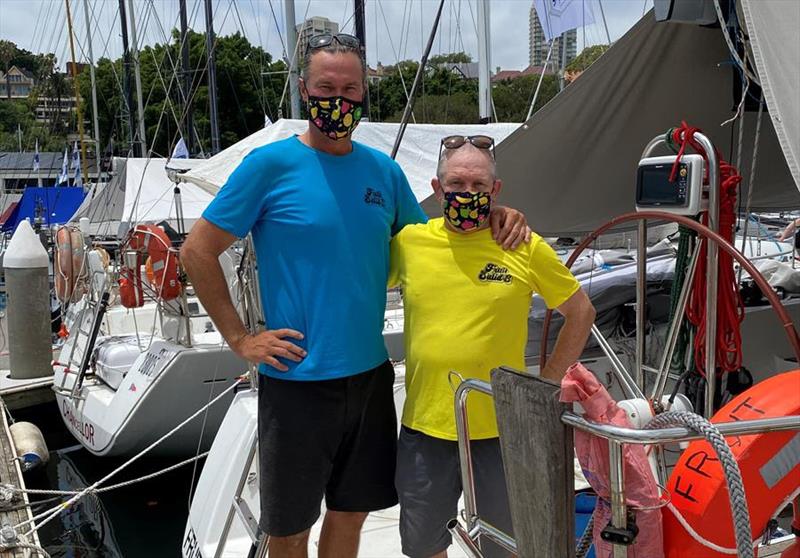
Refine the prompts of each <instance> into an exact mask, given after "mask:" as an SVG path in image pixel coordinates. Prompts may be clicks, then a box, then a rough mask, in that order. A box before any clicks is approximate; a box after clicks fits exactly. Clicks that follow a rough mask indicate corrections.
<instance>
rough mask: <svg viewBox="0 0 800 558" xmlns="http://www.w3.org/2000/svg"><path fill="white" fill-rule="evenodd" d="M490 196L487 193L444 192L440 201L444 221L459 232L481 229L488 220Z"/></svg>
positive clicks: (490, 207)
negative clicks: (442, 199)
mask: <svg viewBox="0 0 800 558" xmlns="http://www.w3.org/2000/svg"><path fill="white" fill-rule="evenodd" d="M491 209H492V196H491V194H487V193H477V194H473V193H471V192H445V193H444V201H442V211H443V213H444V219H445V221H447V222H448V223H450V226H452V227H453V228H454V229H456V230H459V231H472V230H475V229H479V228H481V227H482V226H483V225H484V224H486V221H487V220H488V219H489V212H490V211H491Z"/></svg>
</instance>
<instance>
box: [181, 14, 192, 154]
mask: <svg viewBox="0 0 800 558" xmlns="http://www.w3.org/2000/svg"><path fill="white" fill-rule="evenodd" d="M180 12H181V72H182V77H183V79H182V80H181V86H182V88H183V113H184V121H185V122H186V126H185V129H186V136H185V137H184V138H183V140H184V141H185V142H186V149H187V151H189V155H191V154H192V153H193V149H192V146H193V144H194V141H193V140H194V122H193V121H192V100H191V92H192V81H193V80H194V74H193V73H192V69H191V67H190V63H189V35H188V28H189V24H188V20H187V17H186V0H180Z"/></svg>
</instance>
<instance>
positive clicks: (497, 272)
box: [478, 263, 514, 284]
mask: <svg viewBox="0 0 800 558" xmlns="http://www.w3.org/2000/svg"><path fill="white" fill-rule="evenodd" d="M478 279H480V280H481V281H484V282H487V283H489V282H491V283H506V284H511V281H513V280H514V278H513V277H512V276H511V273H509V272H508V268H507V267H501V266H499V265H497V264H493V263H487V264H486V265H485V266H484V268H483V269H482V270H481V272H480V273H478Z"/></svg>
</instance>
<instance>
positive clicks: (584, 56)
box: [565, 45, 609, 72]
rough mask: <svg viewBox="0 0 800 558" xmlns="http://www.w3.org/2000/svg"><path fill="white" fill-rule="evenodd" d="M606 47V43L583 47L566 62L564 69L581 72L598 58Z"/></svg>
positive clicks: (607, 47)
mask: <svg viewBox="0 0 800 558" xmlns="http://www.w3.org/2000/svg"><path fill="white" fill-rule="evenodd" d="M608 49H609V46H608V45H594V46H590V47H587V48H585V49H583V50H582V51H581V53H580V54H579V55H578V56H576V57H575V59H574V60H573V61H572V62H570V63H569V64H567V67H566V68H565V71H567V72H582V71H583V70H585V69H586V68H588V67H589V66H591V65H592V64H594V63H595V61H597V59H598V58H600V57H601V56H602V55H603V54H604V53H605V51H607V50H608Z"/></svg>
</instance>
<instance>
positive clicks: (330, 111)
mask: <svg viewBox="0 0 800 558" xmlns="http://www.w3.org/2000/svg"><path fill="white" fill-rule="evenodd" d="M361 110H362V103H361V102H360V101H352V100H350V99H347V98H345V97H309V98H308V119H309V120H311V122H313V123H314V125H315V126H316V127H317V128H319V130H320V131H321V132H322V133H323V134H325V135H326V136H328V137H329V138H331V139H332V140H342V139H345V138H348V137H350V134H352V133H353V130H355V129H356V126H358V121H359V120H361Z"/></svg>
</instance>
